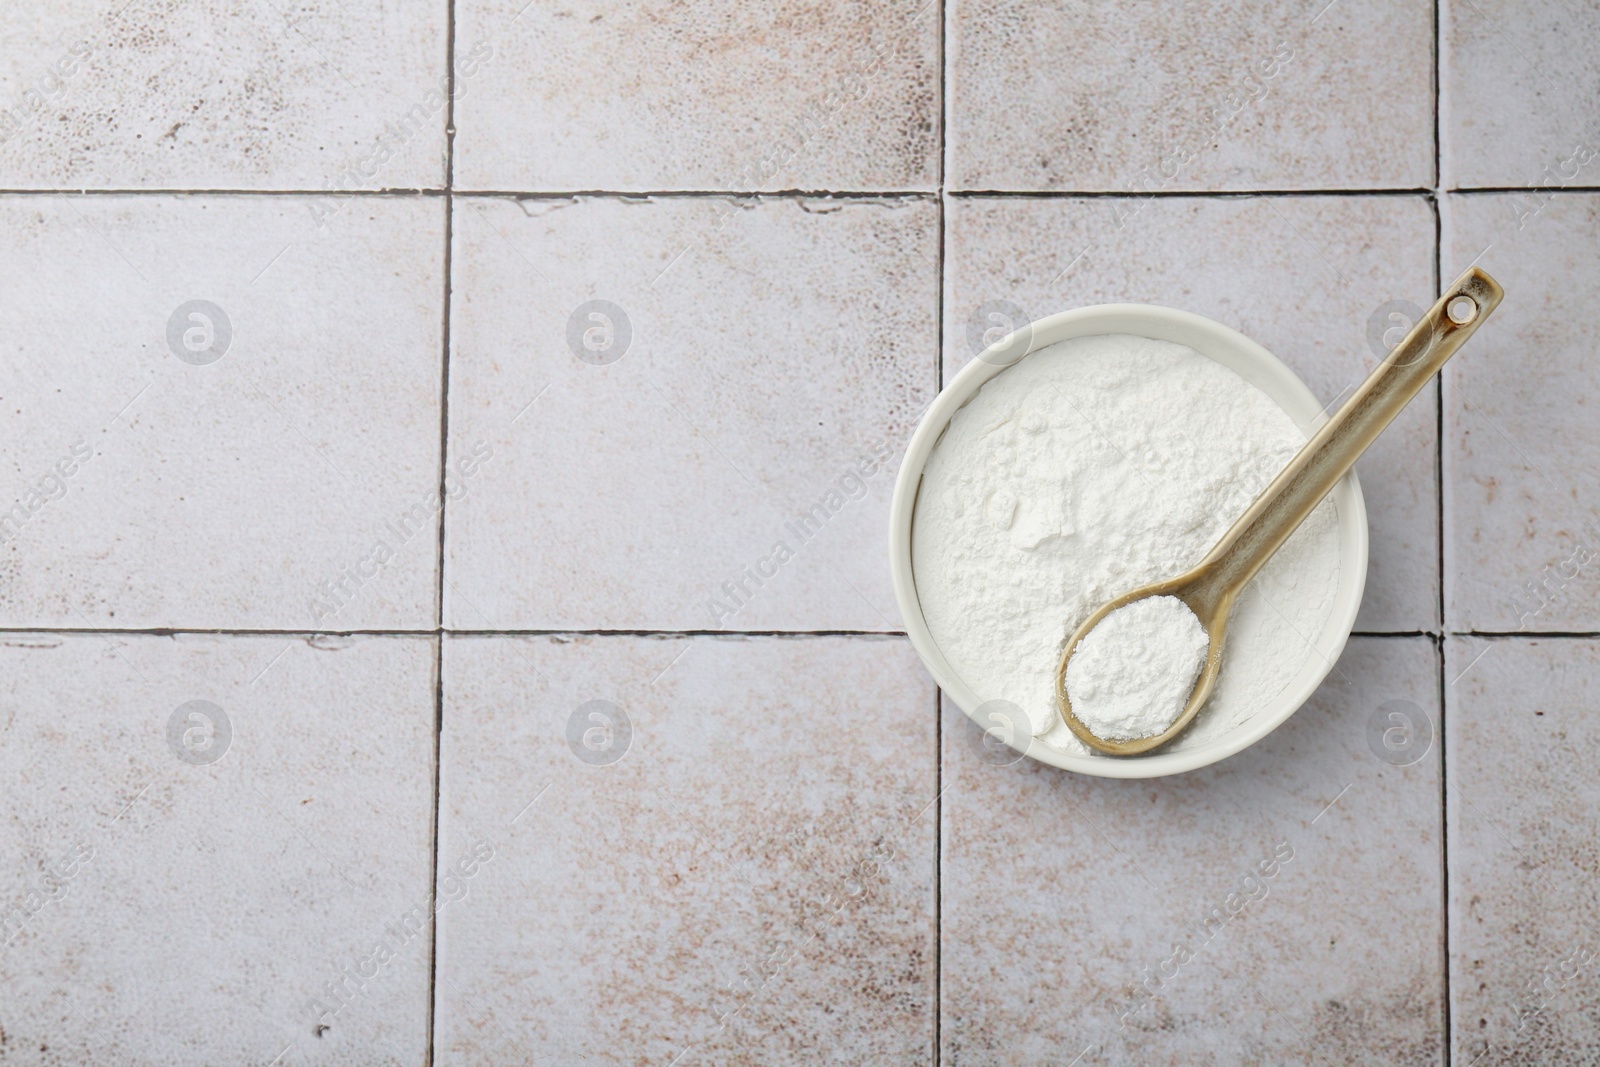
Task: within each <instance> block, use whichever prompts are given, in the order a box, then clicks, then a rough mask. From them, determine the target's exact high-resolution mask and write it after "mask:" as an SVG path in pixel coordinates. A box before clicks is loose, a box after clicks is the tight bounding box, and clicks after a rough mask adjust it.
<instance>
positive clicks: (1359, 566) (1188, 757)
mask: <svg viewBox="0 0 1600 1067" xmlns="http://www.w3.org/2000/svg"><path fill="white" fill-rule="evenodd" d="M1104 334H1132V335H1134V336H1138V337H1149V338H1152V339H1154V340H1163V341H1172V342H1174V343H1177V344H1182V345H1185V346H1186V347H1189V348H1192V349H1194V350H1195V351H1197V352H1199V353H1200V354H1201V355H1203V356H1206V357H1207V358H1209V359H1212V360H1214V361H1215V362H1217V363H1220V364H1222V365H1223V366H1225V367H1228V368H1229V369H1230V370H1233V371H1234V372H1235V373H1238V374H1240V376H1241V377H1243V378H1245V380H1246V381H1249V382H1250V383H1251V384H1252V385H1255V386H1256V387H1257V388H1258V389H1260V390H1261V391H1262V392H1264V393H1266V394H1267V396H1268V398H1269V399H1271V400H1272V401H1273V403H1275V404H1277V405H1278V406H1279V407H1280V408H1282V409H1283V410H1284V412H1285V413H1287V414H1288V415H1289V417H1290V418H1292V419H1294V421H1295V423H1296V424H1297V425H1298V426H1299V427H1300V429H1301V430H1302V431H1304V432H1305V433H1307V434H1308V435H1309V434H1310V432H1311V431H1313V430H1315V429H1316V428H1317V427H1318V426H1320V425H1321V424H1322V423H1324V422H1326V421H1327V418H1328V414H1327V412H1326V410H1325V409H1324V407H1323V405H1322V404H1321V403H1320V402H1319V401H1318V400H1317V398H1316V395H1315V394H1314V393H1312V392H1311V390H1310V389H1309V388H1308V387H1307V386H1306V384H1305V383H1304V382H1303V381H1301V380H1300V377H1299V376H1298V375H1296V374H1295V373H1294V371H1292V370H1290V369H1289V367H1288V366H1287V365H1286V364H1285V363H1284V362H1283V361H1282V360H1280V359H1278V357H1277V356H1275V355H1273V354H1272V353H1271V352H1269V351H1268V350H1267V349H1266V348H1264V347H1262V346H1261V345H1260V344H1258V343H1256V342H1255V341H1253V340H1251V339H1250V338H1248V337H1246V336H1245V335H1244V334H1242V333H1240V332H1239V331H1237V330H1235V329H1233V328H1231V327H1228V326H1224V325H1223V324H1222V323H1220V322H1217V321H1216V320H1214V319H1210V318H1207V317H1205V316H1204V315H1198V314H1195V313H1194V312H1191V311H1181V310H1179V309H1177V308H1172V307H1166V306H1164V305H1161V304H1093V305H1089V306H1086V307H1080V308H1074V309H1072V310H1069V311H1061V312H1057V313H1056V314H1054V315H1047V316H1045V317H1044V318H1042V319H1038V320H1035V321H1034V322H1032V323H1029V324H1027V325H1025V326H1022V327H1020V328H1019V329H1017V330H1015V331H1014V332H1012V333H1010V334H1007V335H1006V336H1005V337H1002V338H1000V339H999V340H997V341H996V342H995V343H994V344H991V345H990V346H989V347H988V348H986V349H984V350H983V352H981V353H979V355H978V356H977V357H976V358H974V359H973V360H972V361H971V362H970V363H968V364H967V365H966V366H965V367H963V368H962V369H961V370H960V371H959V372H958V373H957V374H956V376H955V377H954V378H953V379H951V380H950V381H949V382H948V383H947V384H946V385H945V387H944V388H943V389H942V390H940V392H939V395H938V396H937V397H935V398H934V400H933V403H932V404H930V405H929V406H928V409H927V410H926V411H925V412H924V413H923V416H922V419H921V421H920V422H919V423H918V425H917V428H916V430H915V431H914V432H913V433H912V435H911V439H910V442H909V443H908V444H907V446H906V451H905V456H904V457H903V458H902V460H901V463H900V470H899V472H898V473H897V474H896V476H895V484H894V493H893V495H892V497H891V499H890V504H889V567H890V577H891V580H892V583H893V585H894V595H895V603H896V605H897V606H898V608H899V610H900V617H901V619H902V620H903V622H904V625H905V628H906V635H907V636H908V637H909V638H910V640H911V645H912V647H913V648H914V649H916V652H917V655H918V656H919V657H920V658H921V659H922V662H923V665H924V666H926V667H927V668H928V671H929V673H931V674H932V675H933V678H934V681H935V682H937V683H938V685H939V688H940V689H941V690H942V691H943V693H944V695H945V696H947V697H949V698H950V699H951V700H953V701H955V703H956V705H957V706H958V707H959V708H961V710H962V711H963V712H964V713H966V715H967V717H968V718H970V719H973V721H974V722H975V723H977V719H976V710H977V708H978V707H979V706H981V704H982V703H983V700H982V699H981V698H980V697H979V696H978V694H977V693H975V692H974V691H973V690H972V689H971V688H970V687H969V686H968V685H967V684H966V683H965V682H964V681H963V680H962V679H961V677H960V675H958V674H957V673H956V672H955V671H954V670H953V669H952V668H951V667H950V664H949V663H948V662H947V661H946V660H945V658H944V655H943V653H942V652H941V651H940V650H939V646H938V643H937V642H936V641H935V640H934V637H933V633H932V631H931V630H930V629H929V628H928V624H927V621H926V620H925V619H924V618H923V614H922V604H921V601H920V599H919V598H918V596H917V589H916V581H915V578H914V577H913V574H912V566H911V525H912V520H913V518H914V517H915V513H916V501H917V492H918V490H919V489H920V487H921V485H922V473H923V470H924V468H925V467H926V465H927V462H928V457H929V456H930V455H931V454H932V452H933V448H934V446H935V445H936V444H937V443H938V441H939V439H940V438H941V437H942V436H943V435H944V431H945V429H946V428H947V427H948V426H949V424H950V419H951V418H952V417H953V416H954V415H955V413H956V412H957V411H959V410H960V409H961V408H962V407H964V406H965V405H966V404H967V402H968V401H969V400H971V399H972V398H973V397H974V396H976V395H977V392H978V390H979V389H980V388H981V387H982V386H983V385H984V384H985V383H987V382H988V381H989V380H990V379H992V378H994V377H995V376H996V375H998V374H999V373H1001V372H1002V371H1004V370H1005V369H1006V368H1007V367H1010V366H1012V365H1013V364H1015V363H1017V362H1018V361H1020V360H1022V359H1025V358H1026V357H1027V356H1029V355H1031V354H1032V353H1034V352H1037V351H1039V350H1040V349H1042V348H1047V347H1049V346H1050V345H1053V344H1056V343H1058V342H1060V341H1066V340H1071V339H1073V338H1078V337H1095V336H1100V335H1104ZM1219 357H1220V358H1219ZM1236 364H1237V365H1236ZM1241 366H1243V367H1247V368H1248V369H1249V370H1250V372H1251V373H1250V374H1249V375H1246V374H1244V373H1243V372H1242V371H1241V370H1240V367H1241ZM1329 496H1330V497H1331V498H1332V499H1333V501H1334V506H1335V508H1336V509H1337V511H1338V529H1339V554H1340V555H1339V578H1338V585H1337V587H1336V589H1335V592H1334V604H1333V610H1332V611H1331V612H1330V613H1329V616H1328V624H1327V626H1325V627H1324V628H1323V632H1322V633H1321V634H1320V635H1318V637H1317V639H1316V642H1315V644H1314V651H1315V652H1316V653H1318V655H1313V656H1311V657H1308V659H1307V663H1306V666H1304V667H1302V668H1301V671H1300V673H1299V674H1298V675H1296V676H1295V678H1293V679H1291V680H1290V682H1289V683H1288V684H1287V685H1286V686H1285V687H1284V689H1283V691H1282V692H1281V693H1279V695H1278V697H1277V698H1276V699H1275V700H1274V701H1273V703H1272V704H1271V705H1269V706H1268V707H1267V708H1265V709H1263V710H1262V711H1261V712H1259V713H1258V714H1257V715H1255V716H1254V717H1253V718H1252V719H1250V720H1249V721H1247V722H1246V723H1244V724H1243V725H1241V726H1239V727H1237V728H1235V729H1234V730H1232V731H1230V732H1228V733H1226V734H1224V735H1223V736H1221V737H1219V738H1216V739H1215V740H1213V741H1210V742H1208V743H1206V744H1204V745H1200V746H1197V747H1195V748H1192V749H1186V750H1182V751H1176V752H1171V751H1158V752H1156V753H1155V754H1154V755H1149V756H1129V757H1107V756H1100V755H1078V754H1075V753H1070V752H1062V751H1060V750H1059V749H1056V748H1054V747H1052V746H1050V745H1046V744H1045V743H1044V742H1042V741H1040V740H1039V739H1038V738H1036V737H1031V736H1030V737H1027V738H1026V739H1025V742H1026V743H1025V744H1012V747H1013V748H1015V749H1017V751H1019V752H1021V753H1022V754H1023V755H1026V756H1029V757H1031V758H1033V759H1035V760H1038V761H1039V762H1041V763H1045V764H1048V765H1050V766H1053V767H1059V768H1061V769H1063V770H1068V771H1076V772H1078V773H1080V774H1089V775H1094V776H1096V777H1101V778H1157V777H1161V776H1163V775H1168V774H1180V773H1182V772H1184V771H1192V770H1196V769H1198V768H1200V767H1206V766H1209V765H1211V764H1213V763H1216V762H1218V761H1219V760H1223V759H1226V758H1227V757H1229V756H1232V755H1234V754H1236V753H1238V752H1241V751H1243V750H1244V749H1246V748H1249V747H1250V746H1251V745H1253V744H1255V743H1256V742H1257V741H1259V740H1261V739H1262V738H1263V737H1265V736H1267V735H1268V734H1269V733H1271V732H1272V731H1273V730H1275V729H1277V728H1278V727H1279V726H1281V725H1282V724H1283V723H1284V722H1286V721H1287V720H1288V719H1289V717H1290V716H1291V715H1293V714H1294V713H1295V712H1296V711H1298V710H1299V709H1300V707H1301V706H1302V705H1303V704H1304V703H1305V702H1306V701H1307V700H1308V699H1309V698H1310V697H1311V695H1312V693H1314V692H1316V690H1317V687H1318V686H1320V685H1321V684H1322V682H1323V681H1324V679H1326V678H1327V676H1328V675H1329V674H1330V673H1331V672H1332V671H1333V668H1334V665H1335V663H1336V662H1337V661H1338V659H1339V656H1340V654H1341V653H1342V652H1343V651H1344V646H1345V643H1346V642H1347V641H1348V640H1349V637H1350V632H1351V630H1353V629H1354V627H1355V621H1356V613H1357V612H1358V611H1359V610H1360V608H1361V598H1362V593H1363V592H1364V591H1365V588H1366V578H1367V556H1368V548H1369V538H1368V530H1367V511H1366V504H1365V501H1364V500H1363V498H1362V494H1361V484H1360V482H1359V480H1358V479H1357V478H1356V472H1355V471H1354V470H1351V471H1350V473H1349V474H1347V475H1345V476H1344V478H1343V479H1341V480H1340V482H1339V484H1338V485H1336V486H1335V487H1334V489H1333V491H1332V492H1331V493H1330V494H1329ZM978 725H980V726H983V725H986V724H981V723H979V724H978Z"/></svg>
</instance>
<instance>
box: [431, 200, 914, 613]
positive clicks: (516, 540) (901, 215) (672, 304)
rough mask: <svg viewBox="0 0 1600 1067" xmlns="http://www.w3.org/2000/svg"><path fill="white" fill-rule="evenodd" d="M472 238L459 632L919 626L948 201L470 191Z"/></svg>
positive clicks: (454, 378) (460, 269)
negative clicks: (901, 612)
mask: <svg viewBox="0 0 1600 1067" xmlns="http://www.w3.org/2000/svg"><path fill="white" fill-rule="evenodd" d="M454 232H455V254H454V258H453V268H452V271H453V281H452V285H453V291H454V293H455V300H454V302H453V304H452V327H451V348H452V351H451V360H450V379H451V381H450V406H451V412H450V438H451V444H450V465H451V468H452V469H464V468H463V467H462V465H463V464H465V465H466V466H468V467H473V468H474V469H475V470H476V471H477V473H476V474H475V475H474V476H473V478H472V480H471V481H470V482H464V483H463V487H462V492H461V495H460V497H459V499H456V500H453V501H451V502H450V504H449V518H448V524H447V531H446V547H447V562H446V573H445V577H446V582H447V587H446V590H445V596H446V618H447V620H448V624H449V625H451V626H453V627H456V628H469V629H486V628H487V629H573V628H576V629H595V628H600V629H690V630H704V629H719V628H720V629H737V630H769V629H803V630H894V629H897V628H898V626H899V623H898V615H897V614H896V612H895V608H894V598H893V594H892V591H891V589H890V585H889V578H888V566H887V559H886V550H885V547H884V529H885V527H886V524H887V522H888V506H889V496H890V492H891V489H892V486H893V481H894V471H895V468H896V467H897V465H898V462H899V457H900V455H901V453H902V451H903V449H904V446H905V441H906V439H907V438H908V437H909V435H910V432H911V430H912V428H913V427H914V425H915V422H916V419H917V418H918V417H919V415H920V413H921V411H922V409H923V408H924V407H925V406H926V404H927V403H928V402H929V401H930V400H931V399H932V397H933V392H934V388H935V371H936V368H935V366H934V359H935V353H936V350H937V347H938V342H937V330H938V325H937V320H936V311H935V308H936V306H937V299H938V297H937V291H936V290H937V236H936V234H937V209H936V206H935V205H934V204H933V203H931V202H929V201H926V200H908V199H897V200H886V201H879V200H794V199H787V198H784V199H773V200H762V201H760V202H759V203H756V204H751V203H748V202H746V203H744V204H738V203H735V202H733V201H725V200H720V199H718V200H706V199H700V198H693V199H671V198H668V199H651V200H645V201H633V200H616V199H587V198H585V199H580V200H578V201H576V202H574V201H568V200H528V201H523V202H521V203H520V204H519V203H518V202H514V201H511V200H504V199H463V200H459V201H458V202H457V204H456V223H455V228H454ZM595 301H600V302H601V303H600V304H596V303H595ZM597 308H598V309H599V310H596V309H597ZM613 320H614V321H613ZM586 346H594V347H593V348H592V349H591V348H590V347H586ZM580 357H581V358H580ZM478 442H482V443H483V451H485V452H488V453H490V454H492V459H489V460H487V461H486V462H484V463H483V464H481V465H478V464H477V459H476V455H477V454H475V453H474V451H473V449H474V447H475V445H476V443H478ZM814 509H815V510H814ZM807 516H809V517H807Z"/></svg>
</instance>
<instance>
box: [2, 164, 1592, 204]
mask: <svg viewBox="0 0 1600 1067" xmlns="http://www.w3.org/2000/svg"><path fill="white" fill-rule="evenodd" d="M452 165H453V164H452ZM940 165H941V166H942V165H943V160H942V159H941V161H940ZM1436 180H1437V178H1436ZM1530 189H1531V187H1530V186H1526V185H1464V186H1451V187H1449V188H1445V187H1444V186H1442V185H1435V186H1433V187H1431V188H1430V187H1427V186H1415V187H1412V186H1404V187H1396V188H1392V189H1324V188H1315V189H1198V188H1197V189H1159V190H1145V191H1140V190H1137V189H947V188H943V187H941V188H938V189H795V188H790V189H556V190H549V189H528V190H518V189H456V188H437V189H435V188H416V189H406V188H393V187H391V188H383V189H341V190H338V193H339V195H340V196H341V197H344V196H352V197H357V198H361V199H368V200H377V199H415V198H418V197H424V198H428V197H431V198H434V199H439V200H446V199H453V198H456V197H463V196H470V197H480V198H485V199H488V198H496V199H512V200H571V199H574V198H576V197H595V198H600V197H607V198H612V199H621V200H644V199H663V200H672V199H680V200H695V199H708V198H714V199H728V198H734V199H744V200H749V199H757V198H760V197H769V198H797V197H815V198H824V199H835V200H883V199H909V200H933V199H935V198H937V197H939V196H941V195H943V196H951V197H955V198H956V199H958V200H965V199H979V198H984V199H987V198H992V199H1008V200H1074V199H1122V200H1146V199H1151V198H1155V199H1167V200H1183V199H1191V200H1195V199H1213V200H1241V199H1260V198H1263V197H1266V198H1281V197H1296V196H1301V197H1311V196H1317V197H1370V196H1417V195H1419V194H1423V193H1441V192H1443V193H1452V194H1454V193H1460V194H1462V195H1465V196H1476V195H1493V194H1496V193H1526V192H1529V191H1530ZM1538 191H1539V192H1540V193H1541V194H1548V195H1551V196H1562V195H1568V194H1571V195H1584V194H1593V193H1600V185H1564V186H1561V187H1560V188H1540V189H1539V190H1538ZM328 195H329V194H328V190H326V189H109V188H108V189H55V188H48V189H47V188H39V189H24V188H0V196H3V197H53V198H56V199H61V198H66V197H80V196H150V197H159V196H167V197H174V196H184V197H187V196H239V197H249V196H263V197H306V198H309V199H317V198H323V197H327V196H328Z"/></svg>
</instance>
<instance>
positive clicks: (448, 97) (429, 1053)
mask: <svg viewBox="0 0 1600 1067" xmlns="http://www.w3.org/2000/svg"><path fill="white" fill-rule="evenodd" d="M444 52H445V89H446V92H445V104H444V187H445V195H444V202H443V203H444V270H443V273H444V278H443V279H442V282H443V285H444V306H443V308H442V310H441V319H442V321H441V323H440V338H441V344H440V346H439V347H440V360H439V525H438V555H437V556H436V558H435V559H434V599H433V623H434V627H435V629H437V630H438V631H439V635H438V636H437V637H436V638H435V639H434V641H435V653H434V693H433V864H432V870H431V872H430V876H429V877H430V881H429V886H428V891H429V893H430V898H431V894H432V893H433V892H435V891H436V889H437V886H438V885H439V804H440V800H439V798H440V796H441V794H442V793H443V791H444V790H443V781H444V643H445V642H444V633H445V629H444V534H445V515H446V513H447V512H448V511H449V510H450V509H449V508H448V507H446V506H445V505H446V504H447V503H448V502H449V499H450V498H449V497H448V496H446V495H445V482H446V478H447V476H448V474H449V470H450V291H451V288H452V281H453V280H454V279H453V271H454V269H455V268H454V262H453V260H452V257H451V252H452V247H453V245H454V243H455V214H456V212H455V195H454V193H453V192H452V191H451V190H452V189H453V188H454V186H455V181H456V5H455V0H446V10H445V32H444ZM428 938H429V940H428V1009H427V1011H428V1022H427V1047H426V1049H425V1051H424V1053H423V1063H424V1065H425V1067H432V1065H433V1062H434V1048H433V1042H434V1020H435V1016H436V1015H437V1013H438V1000H439V910H438V908H434V909H433V914H432V915H431V916H429V920H428Z"/></svg>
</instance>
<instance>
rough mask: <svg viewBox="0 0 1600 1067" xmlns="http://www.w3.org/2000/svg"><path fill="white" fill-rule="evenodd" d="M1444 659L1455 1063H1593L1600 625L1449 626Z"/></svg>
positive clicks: (1597, 999)
mask: <svg viewBox="0 0 1600 1067" xmlns="http://www.w3.org/2000/svg"><path fill="white" fill-rule="evenodd" d="M1445 660H1446V674H1447V676H1448V677H1449V678H1452V679H1455V681H1454V682H1453V683H1452V684H1451V685H1450V687H1449V690H1448V700H1449V731H1448V737H1449V742H1448V752H1447V758H1448V760H1449V766H1450V794H1449V797H1448V809H1449V812H1450V887H1449V892H1450V990H1451V1001H1452V1004H1451V1022H1452V1024H1453V1027H1454V1039H1453V1041H1452V1047H1453V1049H1454V1052H1455V1057H1456V1063H1457V1064H1459V1065H1466V1064H1477V1065H1478V1067H1508V1065H1511V1064H1527V1063H1538V1064H1544V1065H1548V1067H1567V1065H1576V1064H1583V1063H1593V1062H1595V1058H1596V1056H1597V1055H1600V936H1597V932H1596V929H1595V922H1594V915H1595V911H1596V909H1597V908H1600V816H1597V814H1596V813H1597V805H1600V786H1597V785H1596V782H1595V775H1594V768H1595V766H1596V764H1597V763H1600V726H1597V724H1596V722H1597V721H1596V718H1595V699H1594V692H1595V690H1596V687H1597V686H1600V641H1594V640H1589V639H1574V638H1525V637H1508V638H1488V639H1485V638H1466V637H1461V638H1457V637H1452V638H1451V639H1450V640H1449V641H1448V642H1447V643H1446V648H1445Z"/></svg>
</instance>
